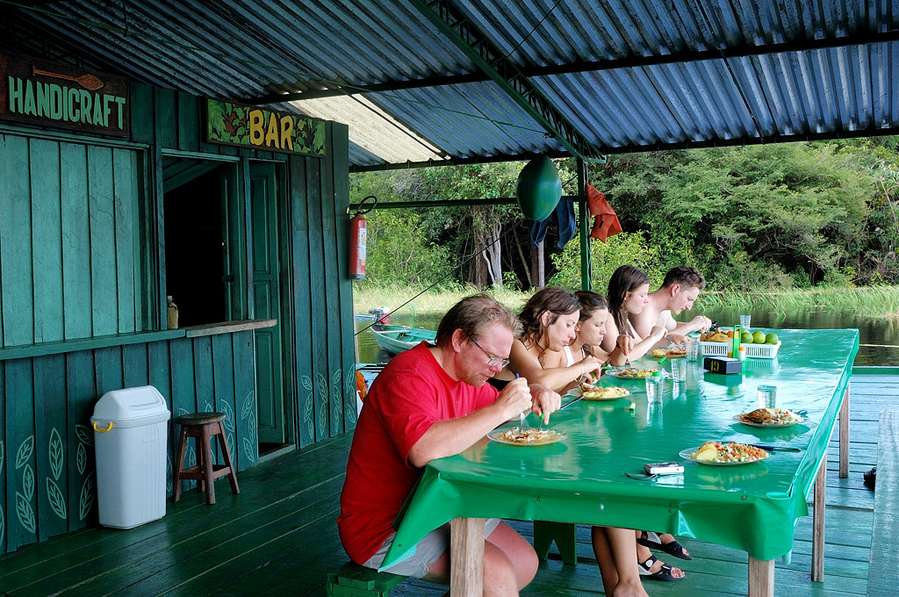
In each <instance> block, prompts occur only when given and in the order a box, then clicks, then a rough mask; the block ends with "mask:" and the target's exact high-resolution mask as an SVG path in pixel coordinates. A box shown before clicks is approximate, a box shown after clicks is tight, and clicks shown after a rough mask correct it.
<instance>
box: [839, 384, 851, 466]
mask: <svg viewBox="0 0 899 597" xmlns="http://www.w3.org/2000/svg"><path fill="white" fill-rule="evenodd" d="M848 476H849V386H846V393H845V394H844V395H843V404H842V405H841V406H840V479H845V478H847V477H848Z"/></svg>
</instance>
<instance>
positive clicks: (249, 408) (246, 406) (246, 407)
mask: <svg viewBox="0 0 899 597" xmlns="http://www.w3.org/2000/svg"><path fill="white" fill-rule="evenodd" d="M254 412H256V396H255V391H252V390H251V391H250V393H249V394H247V396H246V398H244V399H243V406H242V407H241V409H240V418H241V419H246V418H247V417H249V416H250V415H251V414H252V413H254Z"/></svg>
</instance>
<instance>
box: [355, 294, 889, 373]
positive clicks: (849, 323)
mask: <svg viewBox="0 0 899 597" xmlns="http://www.w3.org/2000/svg"><path fill="white" fill-rule="evenodd" d="M751 314H752V325H751V327H752V328H753V329H763V330H765V331H768V330H771V329H834V328H858V331H859V349H858V355H857V356H856V357H855V365H856V366H871V365H880V366H899V319H896V318H885V317H863V316H859V315H856V314H854V313H839V312H834V311H833V310H832V309H828V308H824V307H821V308H817V309H814V310H811V311H808V310H801V311H799V310H797V311H795V312H789V311H787V312H775V311H770V310H765V309H753V310H752V313H751ZM691 315H692V314H691V313H690V312H684V313H682V314H681V315H680V316H678V317H677V319H679V320H683V321H687V320H689V319H690V316H691ZM704 315H707V316H708V317H711V318H712V319H713V320H714V321H717V322H718V325H721V326H730V325H733V324H734V323H737V322H738V321H739V319H738V315H739V313H738V312H737V311H735V310H732V309H720V310H714V311H705V312H704ZM439 322H440V316H433V315H403V314H402V313H395V314H393V315H392V317H391V323H393V324H399V325H408V326H412V327H418V328H426V329H431V330H435V329H437V324H438V323H439ZM370 324H371V322H356V330H357V331H359V330H364V329H365V328H367V327H368V326H369V325H370ZM356 340H357V341H358V344H359V362H361V363H378V362H386V361H388V360H389V359H390V356H391V355H390V354H389V353H387V352H384V351H382V350H380V349H379V348H378V345H377V343H376V342H375V338H374V336H373V335H372V333H371V332H369V331H363V332H361V333H359V334H358V335H357V336H356ZM821 350H827V347H826V346H822V347H821Z"/></svg>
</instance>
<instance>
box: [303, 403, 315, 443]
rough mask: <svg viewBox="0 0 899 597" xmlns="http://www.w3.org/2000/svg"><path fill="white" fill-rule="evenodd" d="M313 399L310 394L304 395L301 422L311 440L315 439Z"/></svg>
mask: <svg viewBox="0 0 899 597" xmlns="http://www.w3.org/2000/svg"><path fill="white" fill-rule="evenodd" d="M314 406H315V401H314V400H313V399H312V394H309V395H308V396H306V403H305V404H304V405H303V423H305V425H306V432H307V433H308V434H309V437H311V438H312V439H313V440H314V439H315V414H314V413H315V409H314Z"/></svg>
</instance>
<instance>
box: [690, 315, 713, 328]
mask: <svg viewBox="0 0 899 597" xmlns="http://www.w3.org/2000/svg"><path fill="white" fill-rule="evenodd" d="M687 325H688V326H689V327H690V330H689V331H691V332H704V331H706V330H708V329H709V328H710V327H712V320H711V319H709V318H708V317H706V316H705V315H697V316H696V317H694V318H693V319H691V320H690V323H688V324H687Z"/></svg>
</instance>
